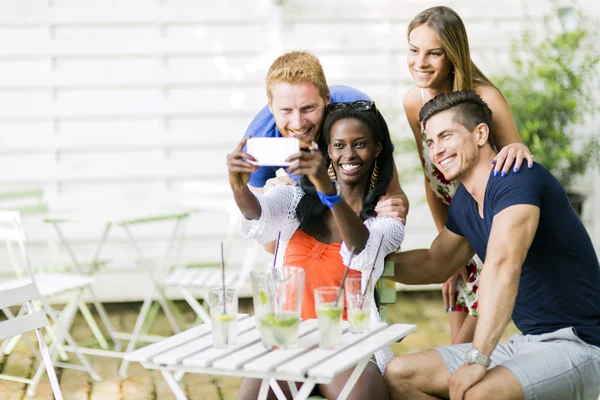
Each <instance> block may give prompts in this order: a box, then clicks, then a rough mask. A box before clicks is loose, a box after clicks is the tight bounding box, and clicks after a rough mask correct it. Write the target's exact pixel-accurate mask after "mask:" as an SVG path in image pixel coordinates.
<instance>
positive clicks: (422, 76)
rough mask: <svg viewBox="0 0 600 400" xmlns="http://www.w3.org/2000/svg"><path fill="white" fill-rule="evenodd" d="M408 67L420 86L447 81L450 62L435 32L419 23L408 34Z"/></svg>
mask: <svg viewBox="0 0 600 400" xmlns="http://www.w3.org/2000/svg"><path fill="white" fill-rule="evenodd" d="M406 61H407V63H408V69H409V70H410V74H411V76H412V78H413V80H414V81H415V83H416V85H417V86H418V87H420V88H429V87H434V88H435V87H439V86H442V85H444V84H445V83H447V82H448V79H449V77H450V70H451V69H452V63H450V60H448V56H447V55H446V52H445V50H444V49H443V47H442V44H441V43H440V40H439V39H438V37H437V35H436V34H435V32H434V31H433V30H432V29H431V28H429V27H428V26H427V25H425V24H423V25H419V26H417V27H416V28H415V29H413V30H412V31H411V32H410V34H409V35H408V55H407V57H406Z"/></svg>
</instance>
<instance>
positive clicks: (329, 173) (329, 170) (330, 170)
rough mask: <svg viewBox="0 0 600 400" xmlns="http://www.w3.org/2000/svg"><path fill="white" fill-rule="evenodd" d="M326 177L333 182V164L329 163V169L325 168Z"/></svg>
mask: <svg viewBox="0 0 600 400" xmlns="http://www.w3.org/2000/svg"><path fill="white" fill-rule="evenodd" d="M327 175H329V180H332V181H335V180H336V178H337V176H336V175H335V171H334V170H333V163H331V162H330V163H329V168H327Z"/></svg>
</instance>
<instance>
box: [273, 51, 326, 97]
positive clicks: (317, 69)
mask: <svg viewBox="0 0 600 400" xmlns="http://www.w3.org/2000/svg"><path fill="white" fill-rule="evenodd" d="M275 82H287V83H298V82H308V83H312V84H313V85H315V86H316V87H317V89H319V95H320V96H321V97H322V98H323V99H326V98H327V93H328V91H329V89H328V87H327V80H326V79H325V72H323V67H322V66H321V62H320V61H319V59H318V58H317V57H315V56H314V55H313V54H311V53H309V52H307V51H291V52H289V53H285V54H283V55H281V56H279V57H277V59H276V60H275V61H273V64H271V67H270V68H269V72H267V77H266V79H265V83H266V84H267V97H268V99H269V103H271V101H272V100H273V97H272V95H271V85H272V84H273V83H275Z"/></svg>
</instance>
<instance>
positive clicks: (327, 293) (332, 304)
mask: <svg viewBox="0 0 600 400" xmlns="http://www.w3.org/2000/svg"><path fill="white" fill-rule="evenodd" d="M340 291H341V292H342V293H340ZM315 308H316V311H317V324H318V327H319V347H321V348H322V349H335V348H336V347H339V346H340V344H341V343H342V313H343V311H344V293H343V290H341V289H340V288H339V287H337V286H324V287H319V288H316V289H315Z"/></svg>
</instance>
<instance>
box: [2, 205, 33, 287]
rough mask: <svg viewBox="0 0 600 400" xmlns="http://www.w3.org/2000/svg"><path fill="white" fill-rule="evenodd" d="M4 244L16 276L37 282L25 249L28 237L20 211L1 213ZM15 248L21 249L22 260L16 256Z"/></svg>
mask: <svg viewBox="0 0 600 400" xmlns="http://www.w3.org/2000/svg"><path fill="white" fill-rule="evenodd" d="M2 242H3V243H4V245H5V246H6V249H7V252H8V257H9V259H10V263H11V265H12V267H13V269H14V271H15V273H16V275H17V276H18V277H19V278H23V277H25V276H29V277H30V278H31V280H32V281H33V282H35V279H34V276H33V270H32V268H31V265H30V264H29V259H28V257H27V250H26V248H25V243H27V235H26V234H25V230H24V229H23V223H22V222H21V215H20V213H19V212H18V211H0V243H2ZM14 246H17V247H18V248H19V253H20V260H19V259H18V258H17V256H16V254H15V251H14Z"/></svg>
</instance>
